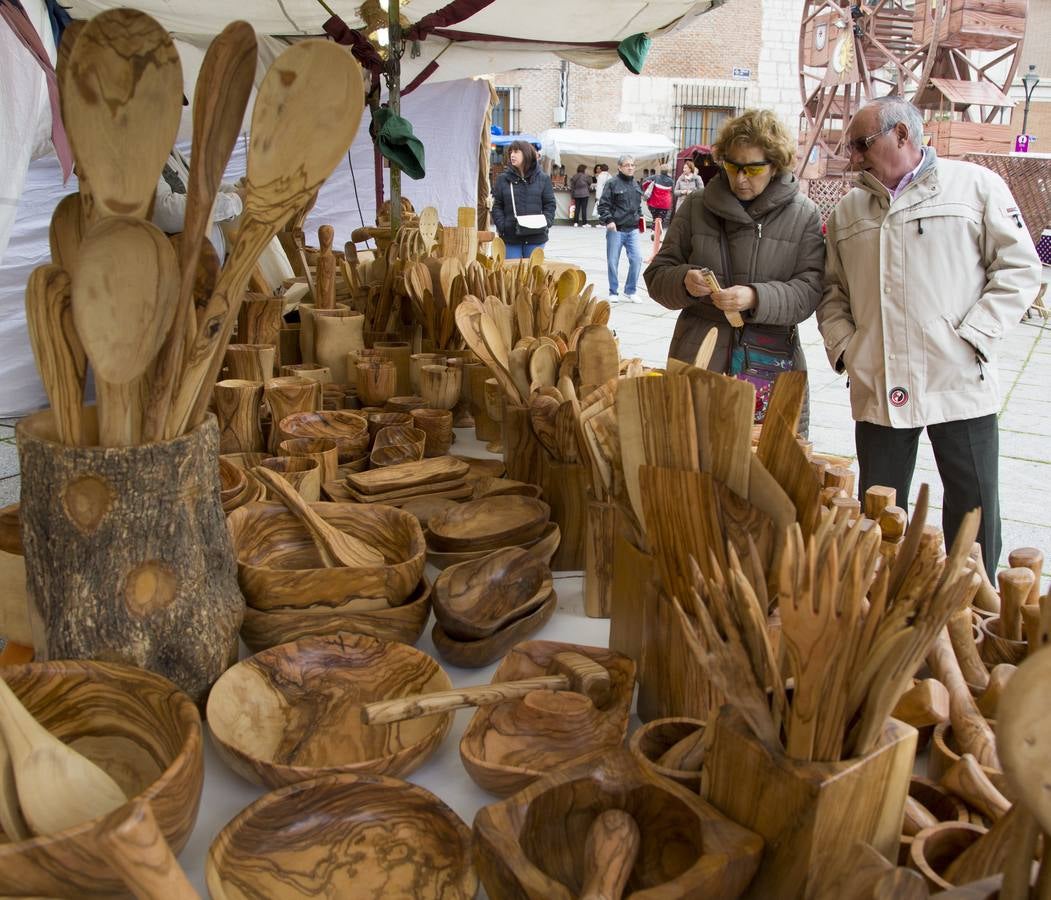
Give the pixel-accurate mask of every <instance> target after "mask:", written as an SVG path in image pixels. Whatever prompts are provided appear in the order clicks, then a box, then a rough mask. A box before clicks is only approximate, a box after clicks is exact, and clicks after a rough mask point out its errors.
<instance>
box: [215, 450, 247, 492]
mask: <svg viewBox="0 0 1051 900" xmlns="http://www.w3.org/2000/svg"><path fill="white" fill-rule="evenodd" d="M246 481H248V473H247V472H246V471H245V470H244V469H242V468H240V467H239V466H238V465H237V464H236V463H235V462H234V461H233V460H231V459H227V458H226V457H223V456H220V457H219V500H220V502H222V503H226V502H228V501H230V500H233V499H234V498H235V497H237V496H238V494H240V493H241V492H242V491H243V490H244V489H245V482H246Z"/></svg>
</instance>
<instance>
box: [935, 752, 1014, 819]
mask: <svg viewBox="0 0 1051 900" xmlns="http://www.w3.org/2000/svg"><path fill="white" fill-rule="evenodd" d="M941 785H942V787H944V788H945V789H946V790H949V791H952V793H954V794H955V795H956V796H957V797H959V798H960V799H961V800H963V801H964V802H965V803H966V804H967V805H968V806H973V807H974V808H975V809H976V810H978V811H979V812H980V813H981V814H982V815H984V816H986V817H987V818H989V819H992V820H993V821H996V820H997V819H1000V818H1002V817H1003V816H1004V814H1005V813H1006V812H1007V811H1008V810H1009V809H1010V808H1011V802H1010V801H1009V800H1008V799H1007V798H1006V797H1005V796H1004V795H1003V794H1001V793H1000V790H999V788H997V786H996V785H995V784H993V783H992V782H991V781H990V780H989V776H988V775H986V774H985V772H983V771H982V767H981V766H979V765H978V761H977V760H976V759H975V758H974V757H973V756H972V755H971V754H970V753H964V754H963V755H962V756H961V757H960V758H959V759H958V760H956V762H954V763H953V764H952V765H951V766H950V767H949V769H948V770H947V771H946V772H945V774H944V775H942V777H941Z"/></svg>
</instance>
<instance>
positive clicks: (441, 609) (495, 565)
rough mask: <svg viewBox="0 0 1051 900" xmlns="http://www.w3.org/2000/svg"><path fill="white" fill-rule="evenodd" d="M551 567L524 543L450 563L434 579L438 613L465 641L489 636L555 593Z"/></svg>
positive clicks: (451, 631)
mask: <svg viewBox="0 0 1051 900" xmlns="http://www.w3.org/2000/svg"><path fill="white" fill-rule="evenodd" d="M551 588H552V583H551V569H549V568H548V566H547V565H546V564H545V563H543V562H541V561H540V560H538V559H536V558H535V557H533V556H532V555H530V553H529V552H528V551H526V550H523V549H522V548H521V547H509V548H507V549H505V550H494V551H493V552H492V553H490V554H488V555H487V556H483V557H481V558H479V559H475V560H468V561H467V562H462V563H457V564H456V565H454V566H449V568H447V569H446V570H445V571H444V572H442V574H441V575H439V576H438V578H437V580H436V581H435V582H434V615H435V617H436V618H437V619H438V621H439V622H440V623H441V626H442V629H443V630H444V632H445V634H446V635H448V636H449V637H451V638H455V639H456V640H459V641H475V640H478V639H479V638H484V637H489V636H490V635H492V634H493V633H494V632H496V631H498V630H500V629H502V628H504V627H505V626H507V625H508V624H510V623H511V622H513V621H515V620H517V619H521V618H522V617H523V616H526V615H528V614H529V613H530V612H532V611H533V610H535V609H536V608H537V607H538V606H540V605H541V604H542V603H543V602H544V601H545V600H546V599H547V598H548V597H549V596H550V595H551Z"/></svg>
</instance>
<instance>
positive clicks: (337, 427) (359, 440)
mask: <svg viewBox="0 0 1051 900" xmlns="http://www.w3.org/2000/svg"><path fill="white" fill-rule="evenodd" d="M278 431H279V438H280V440H287V439H288V438H297V437H306V438H329V439H331V440H333V441H335V442H336V449H337V450H338V451H339V461H340V463H341V464H342V463H344V462H349V461H350V460H352V459H358V458H359V457H360V456H361V455H362V454H363V453H364V452H365V451H366V450H367V449H368V446H369V424H368V421H367V420H366V418H365V417H364V416H362V415H359V414H358V413H356V412H351V411H350V410H346V409H333V410H314V411H313V412H298V413H292V414H291V415H289V416H285V418H283V419H282V420H281V422H280V424H279V425H278Z"/></svg>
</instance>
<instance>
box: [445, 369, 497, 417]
mask: <svg viewBox="0 0 1051 900" xmlns="http://www.w3.org/2000/svg"><path fill="white" fill-rule="evenodd" d="M467 362H468V361H467V360H466V359H464V358H463V357H454V356H450V357H449V358H448V359H447V360H446V365H447V366H448V367H449V368H450V369H457V370H459V372H460V391H459V396H458V397H457V399H456V403H455V405H454V406H453V408H452V410H453V425H454V426H455V427H457V428H474V418H473V417H472V416H471V402H470V400H469V399H468V397H467V390H468V378H467V375H466V372H467ZM487 368H488V367H487Z"/></svg>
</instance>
